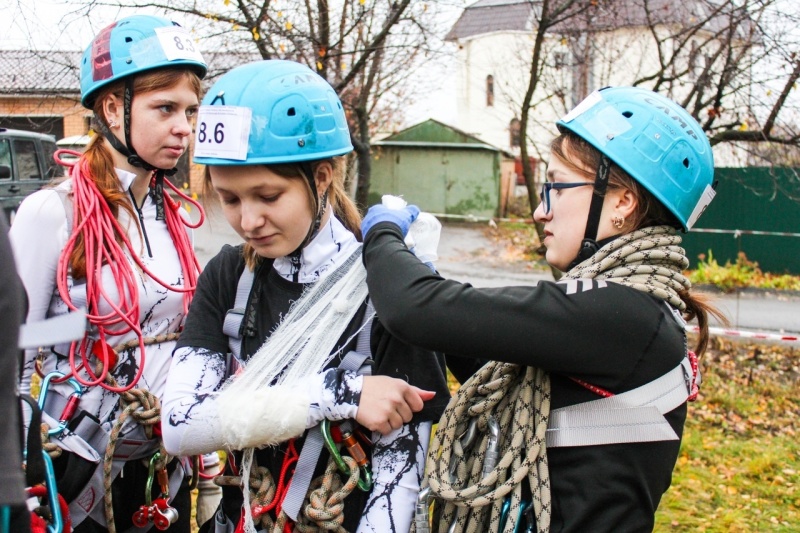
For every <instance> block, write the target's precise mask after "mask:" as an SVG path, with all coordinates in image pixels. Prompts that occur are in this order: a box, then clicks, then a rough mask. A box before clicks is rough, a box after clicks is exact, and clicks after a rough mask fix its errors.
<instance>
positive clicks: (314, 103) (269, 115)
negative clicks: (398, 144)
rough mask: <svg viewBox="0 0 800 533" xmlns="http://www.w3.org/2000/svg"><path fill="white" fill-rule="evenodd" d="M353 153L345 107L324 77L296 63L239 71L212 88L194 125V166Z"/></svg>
mask: <svg viewBox="0 0 800 533" xmlns="http://www.w3.org/2000/svg"><path fill="white" fill-rule="evenodd" d="M352 150H353V144H352V143H351V141H350V129H349V128H348V125H347V118H346V116H345V113H344V108H343V107H342V103H341V101H340V100H339V97H338V96H337V95H336V92H335V91H334V90H333V88H332V87H331V86H330V84H329V83H328V82H327V81H325V79H324V78H322V77H321V76H320V75H318V74H317V73H315V72H314V71H312V70H311V69H310V68H308V67H307V66H306V65H303V64H301V63H296V62H294V61H286V60H280V59H268V60H263V61H256V62H253V63H248V64H246V65H241V66H239V67H236V68H234V69H232V70H230V71H228V72H227V73H226V74H224V75H223V76H222V77H220V78H219V79H218V80H217V82H216V83H214V85H213V86H212V87H211V89H209V90H208V92H207V93H206V95H205V97H204V98H203V102H202V105H201V106H200V110H199V112H198V116H197V125H196V127H195V149H194V158H193V161H194V162H195V163H199V164H203V165H218V166H232V165H261V164H279V163H300V162H304V161H315V160H319V159H327V158H330V157H335V156H338V155H344V154H347V153H349V152H351V151H352Z"/></svg>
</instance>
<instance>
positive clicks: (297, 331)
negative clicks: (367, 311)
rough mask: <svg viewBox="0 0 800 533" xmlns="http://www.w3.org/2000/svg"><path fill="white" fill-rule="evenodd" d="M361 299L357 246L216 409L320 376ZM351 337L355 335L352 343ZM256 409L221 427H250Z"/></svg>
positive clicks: (249, 527)
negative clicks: (282, 386)
mask: <svg viewBox="0 0 800 533" xmlns="http://www.w3.org/2000/svg"><path fill="white" fill-rule="evenodd" d="M366 298H367V284H366V271H365V270H364V266H363V265H362V263H361V246H359V247H358V248H357V249H356V250H355V252H353V254H352V255H351V256H350V257H348V258H347V259H346V260H345V261H344V262H343V263H342V264H341V265H340V266H339V267H338V268H336V269H335V270H334V271H333V272H331V273H329V274H328V275H327V276H326V277H325V278H323V279H321V280H319V281H317V282H316V283H314V284H313V285H312V286H311V287H310V288H308V289H307V290H306V291H305V292H304V293H303V296H302V297H301V298H300V299H299V300H297V301H296V302H294V303H293V304H292V306H291V308H290V309H289V312H288V313H287V314H286V316H284V317H283V320H282V321H281V323H280V325H279V326H278V327H277V328H276V329H275V331H274V332H273V333H272V334H271V335H270V336H269V338H268V339H267V340H266V342H265V343H264V345H263V346H261V348H259V349H258V351H257V352H256V353H255V354H253V356H252V357H250V359H249V360H248V361H247V363H246V364H245V365H244V367H243V369H242V371H241V372H240V373H239V374H237V375H236V377H235V378H233V379H230V380H228V382H227V383H226V384H225V385H224V386H223V388H222V390H221V391H220V392H219V393H218V402H219V403H220V405H236V404H237V402H239V403H240V402H241V400H242V399H247V398H254V397H256V396H258V394H259V393H261V392H263V391H264V390H266V389H269V388H270V387H276V386H278V385H284V386H287V387H290V386H292V385H295V384H298V383H299V382H301V381H302V380H303V378H305V377H308V376H312V375H315V374H318V373H320V372H321V371H322V370H323V369H324V368H325V367H326V366H327V365H328V363H330V361H331V360H332V359H333V358H334V357H335V356H336V352H334V348H335V347H336V343H337V341H338V340H339V338H340V337H341V336H342V334H343V333H344V331H345V329H346V328H347V326H348V325H349V324H350V322H351V321H352V319H353V317H354V316H355V314H356V313H357V312H358V309H359V308H360V306H361V304H362V303H364V301H365V300H366ZM362 327H363V326H362ZM356 335H358V332H355V333H354V334H353V337H355V336H356ZM259 409H264V406H258V405H252V409H238V410H226V412H225V417H226V418H227V420H226V421H225V424H226V425H227V426H236V427H238V428H248V427H251V426H252V424H251V422H252V419H253V418H254V416H255V413H254V410H259ZM268 409H277V410H280V409H282V406H280V405H275V406H272V407H268ZM261 429H262V430H263V428H261ZM231 447H232V448H235V446H231ZM253 452H254V448H247V449H245V450H244V456H243V460H242V466H241V472H242V479H249V478H250V469H251V467H252V464H253ZM243 496H244V509H245V531H246V532H247V533H255V526H254V524H253V518H252V514H251V511H250V491H249V490H248V488H247V487H244V490H243Z"/></svg>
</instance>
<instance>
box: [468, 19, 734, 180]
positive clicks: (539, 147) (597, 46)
mask: <svg viewBox="0 0 800 533" xmlns="http://www.w3.org/2000/svg"><path fill="white" fill-rule="evenodd" d="M665 32H666V30H665ZM533 39H534V34H533V33H522V32H503V33H492V34H484V35H479V36H475V37H473V38H470V39H466V40H464V41H461V42H459V43H458V44H459V49H458V53H457V61H458V68H457V74H456V87H457V89H456V90H457V96H456V98H457V116H456V121H455V123H454V124H453V125H454V126H456V127H457V128H459V129H462V130H464V131H466V132H468V133H470V134H472V135H475V136H477V137H479V138H480V139H481V140H483V141H485V142H487V143H489V144H492V145H494V146H498V147H500V148H503V149H505V150H508V151H511V152H512V153H515V154H519V149H518V148H514V147H512V146H510V133H509V124H510V122H511V120H512V119H514V118H519V115H520V109H521V103H522V100H523V98H524V94H525V90H526V89H527V84H528V77H529V69H530V60H531V54H532V49H533ZM592 39H594V41H593V43H592V44H591V46H592V63H591V69H590V71H589V72H588V80H587V84H586V87H587V88H588V89H589V90H595V89H599V88H601V87H605V86H622V85H630V84H631V83H633V82H634V81H635V80H637V79H641V78H643V77H645V76H647V75H648V73H652V72H656V71H657V70H658V69H659V58H658V50H657V49H656V46H655V43H654V42H653V36H652V35H651V34H650V33H649V30H647V29H643V28H622V29H619V30H615V31H611V32H604V33H597V34H593V35H592ZM686 50H687V52H686V53H687V58H688V50H689V48H688V47H687V48H686ZM559 55H560V57H561V58H562V59H566V62H567V64H566V65H563V66H561V67H560V68H558V67H557V66H556V65H557V63H558V61H557V57H558V56H559ZM543 58H544V61H545V62H546V67H545V69H544V71H543V72H542V77H541V81H540V83H539V85H538V87H537V90H536V93H535V94H534V97H533V98H532V100H531V105H532V109H531V111H530V116H529V125H528V139H530V141H529V142H530V144H529V145H528V146H529V153H530V155H531V156H534V157H536V156H541V157H546V155H547V145H548V143H549V141H550V140H551V139H552V138H553V137H554V136H555V135H556V134H557V130H556V127H555V122H556V121H557V120H558V119H559V118H561V117H562V116H563V115H564V114H565V113H566V112H567V111H569V110H570V109H571V108H572V107H574V106H575V105H576V104H577V100H576V98H578V95H576V94H575V91H574V90H573V82H574V67H572V66H571V63H572V61H573V59H572V57H571V48H570V46H569V45H567V44H566V43H565V42H562V41H561V40H560V39H559V38H557V37H555V36H554V37H552V38H549V39H546V42H545V45H544V49H543ZM489 75H491V76H493V78H494V105H492V106H487V102H486V78H487V76H489ZM692 83H693V80H688V81H687V83H685V84H684V83H680V82H678V83H675V84H673V85H672V87H671V90H670V91H671V92H670V93H664V94H665V95H666V96H669V97H671V98H673V99H675V100H677V101H680V100H681V99H682V98H684V97H685V96H686V94H688V93H687V91H688V90H689V89H690V87H691V84H692ZM684 88H685V90H684ZM575 89H577V90H578V91H580V89H579V88H575ZM714 157H715V163H716V165H717V166H742V165H744V164H745V159H746V153H745V152H744V151H743V150H741V149H737V148H736V147H734V146H729V145H723V146H717V147H715V148H714Z"/></svg>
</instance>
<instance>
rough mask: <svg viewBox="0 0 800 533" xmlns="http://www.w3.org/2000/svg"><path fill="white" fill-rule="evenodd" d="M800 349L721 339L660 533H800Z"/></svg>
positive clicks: (695, 407)
mask: <svg viewBox="0 0 800 533" xmlns="http://www.w3.org/2000/svg"><path fill="white" fill-rule="evenodd" d="M799 367H800V347H798V346H794V347H789V346H787V345H763V344H747V343H737V342H730V341H728V340H724V339H720V338H716V339H714V340H713V342H712V347H711V349H710V350H709V352H708V353H706V356H705V357H704V359H703V361H702V369H703V370H704V375H703V380H704V381H703V384H702V385H701V388H700V396H699V397H698V399H697V401H696V402H694V403H692V404H690V406H689V417H688V420H687V424H686V431H685V432H684V438H683V445H682V447H681V454H680V457H679V459H678V464H677V466H676V468H675V472H674V474H673V478H672V487H671V488H670V490H669V491H668V492H667V493H666V494H665V495H664V498H663V499H662V500H661V505H660V506H659V509H658V513H657V515H656V531H707V532H723V531H724V532H739V531H742V532H744V531H786V532H789V531H798V530H800V491H798V485H800V474H799V473H800V442H798V440H797V431H798V418H800V388H799V387H798V382H799V381H800V368H799Z"/></svg>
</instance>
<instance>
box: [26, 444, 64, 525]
mask: <svg viewBox="0 0 800 533" xmlns="http://www.w3.org/2000/svg"><path fill="white" fill-rule="evenodd" d="M42 456H43V457H44V484H45V487H44V489H45V491H46V492H47V502H48V505H49V506H50V513H51V514H52V517H53V519H52V521H51V523H49V524H47V531H48V533H62V531H63V530H64V518H63V516H62V515H61V506H60V505H59V501H58V489H57V488H56V474H55V470H54V469H53V460H52V459H51V458H50V455H48V453H47V452H46V451H44V450H42ZM41 488H42V486H41V485H37V486H35V487H32V488H29V489H28V491H31V490H33V489H38V490H41ZM28 495H29V496H31V495H32V494H31V493H30V492H28Z"/></svg>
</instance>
